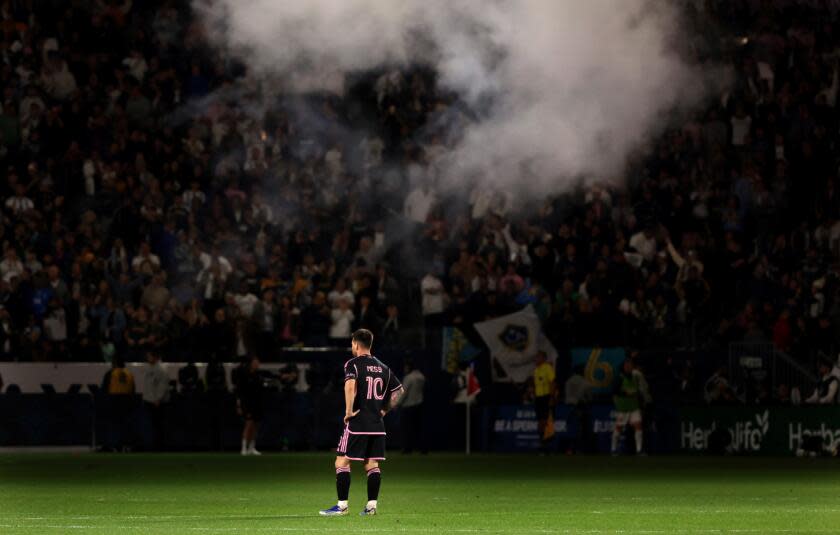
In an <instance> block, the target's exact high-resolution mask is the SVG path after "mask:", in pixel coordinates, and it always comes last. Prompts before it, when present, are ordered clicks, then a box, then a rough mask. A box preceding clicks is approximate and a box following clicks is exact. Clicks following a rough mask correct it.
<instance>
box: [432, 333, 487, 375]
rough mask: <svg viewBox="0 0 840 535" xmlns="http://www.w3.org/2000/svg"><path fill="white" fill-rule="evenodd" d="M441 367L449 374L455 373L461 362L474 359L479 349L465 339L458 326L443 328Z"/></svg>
mask: <svg viewBox="0 0 840 535" xmlns="http://www.w3.org/2000/svg"><path fill="white" fill-rule="evenodd" d="M441 347H442V351H441V368H442V369H444V370H446V371H448V372H449V373H451V374H457V373H458V371H459V370H460V369H461V367H462V365H463V364H466V363H467V362H470V361H471V360H472V359H474V358H475V357H476V356H477V355H478V354H479V353H481V350H480V349H479V348H477V347H475V346H474V345H473V344H472V342H470V341H469V339H467V336H466V335H465V334H464V332H463V331H461V329H459V328H458V327H444V328H443V345H442V346H441Z"/></svg>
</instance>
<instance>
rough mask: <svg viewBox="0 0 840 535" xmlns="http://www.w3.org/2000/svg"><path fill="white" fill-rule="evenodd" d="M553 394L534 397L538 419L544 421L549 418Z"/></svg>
mask: <svg viewBox="0 0 840 535" xmlns="http://www.w3.org/2000/svg"><path fill="white" fill-rule="evenodd" d="M550 401H551V396H539V397H537V398H534V409H536V412H537V420H538V421H540V422H542V421H544V420H548V417H549V415H550V412H551V406H550V405H551V403H550Z"/></svg>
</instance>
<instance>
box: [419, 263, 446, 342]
mask: <svg viewBox="0 0 840 535" xmlns="http://www.w3.org/2000/svg"><path fill="white" fill-rule="evenodd" d="M420 292H421V294H422V301H421V309H422V312H423V330H424V339H425V347H426V348H428V349H430V350H431V351H435V350H437V349H438V348H439V347H440V344H441V343H442V339H441V331H442V328H443V311H444V310H445V309H446V305H447V301H448V296H447V294H446V288H444V286H443V283H442V282H441V281H440V279H439V278H438V277H437V276H436V275H435V274H434V273H432V272H431V271H429V272H428V273H427V274H426V276H425V277H423V280H421V281H420Z"/></svg>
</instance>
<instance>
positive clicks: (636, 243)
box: [630, 228, 656, 262]
mask: <svg viewBox="0 0 840 535" xmlns="http://www.w3.org/2000/svg"><path fill="white" fill-rule="evenodd" d="M630 247H632V248H633V249H635V250H636V251H637V252H638V253H639V254H640V255H642V258H644V259H645V260H646V261H647V262H653V257H654V256H656V236H654V234H653V230H652V229H649V228H646V229H645V230H643V231H641V232H637V233H635V234H633V236H631V237H630Z"/></svg>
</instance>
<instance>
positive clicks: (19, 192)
mask: <svg viewBox="0 0 840 535" xmlns="http://www.w3.org/2000/svg"><path fill="white" fill-rule="evenodd" d="M6 208H7V209H8V210H9V211H10V212H12V214H14V215H15V216H19V215H22V214H25V213H26V212H29V211H30V210H34V209H35V203H34V202H32V199H30V198H29V197H27V196H26V186H24V185H23V184H18V185H17V186H15V194H14V195H13V196H11V197H9V198H8V199H6Z"/></svg>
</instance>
